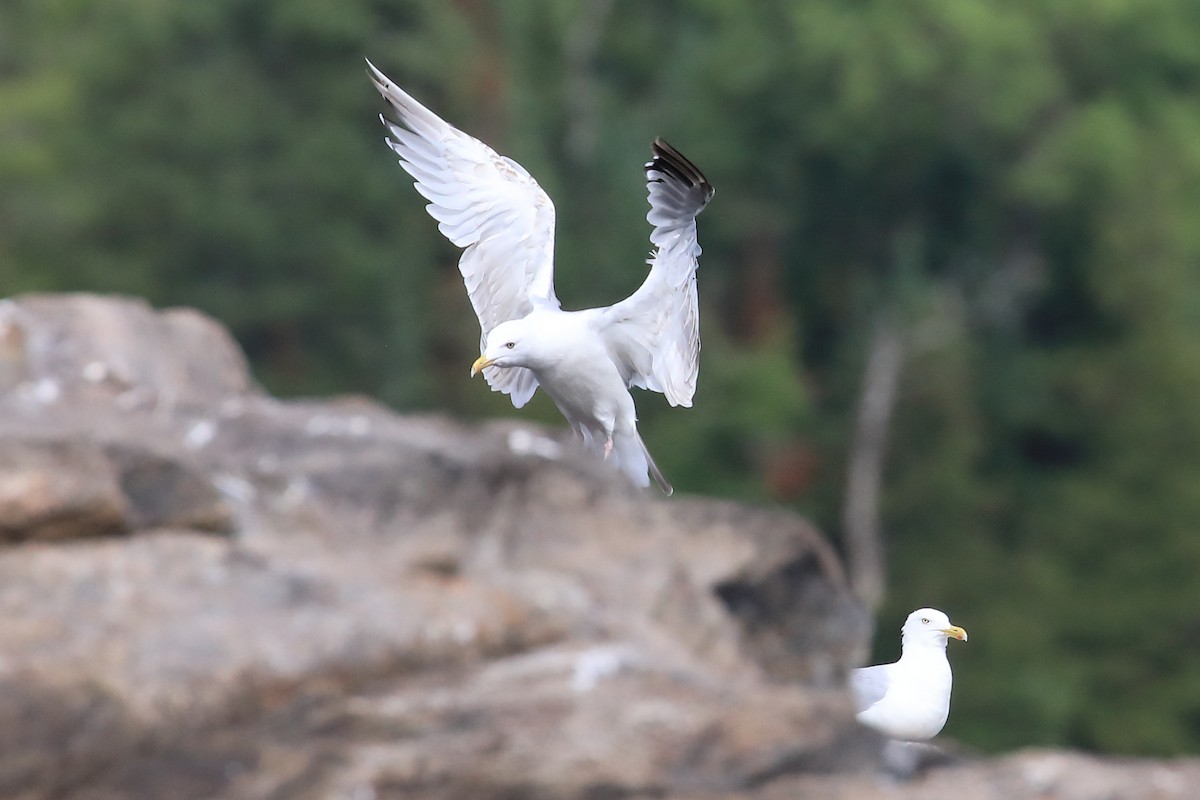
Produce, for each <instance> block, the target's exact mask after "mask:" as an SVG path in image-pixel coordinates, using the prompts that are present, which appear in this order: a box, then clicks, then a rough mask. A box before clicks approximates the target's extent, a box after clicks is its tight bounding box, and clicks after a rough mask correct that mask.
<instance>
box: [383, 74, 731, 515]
mask: <svg viewBox="0 0 1200 800" xmlns="http://www.w3.org/2000/svg"><path fill="white" fill-rule="evenodd" d="M367 66H368V68H369V70H370V75H371V80H372V82H374V84H375V88H376V89H378V90H379V93H380V94H382V95H383V96H384V98H385V99H386V100H387V101H388V103H390V104H391V106H392V109H393V110H394V111H395V112H396V115H397V121H398V123H399V124H397V123H395V122H391V121H389V120H388V119H386V118H383V124H384V125H385V126H386V127H387V130H388V134H389V138H388V140H387V142H388V146H389V147H391V148H392V150H394V151H395V152H396V154H397V155H398V156H400V166H402V167H403V168H404V170H405V171H406V172H408V174H409V175H411V176H412V177H413V178H414V179H415V181H416V183H415V185H416V187H417V191H418V192H420V193H421V195H422V196H424V197H425V198H426V199H427V200H429V205H427V206H426V209H427V210H428V211H429V214H430V216H432V217H433V218H434V219H435V220H437V221H438V230H440V231H441V232H442V234H443V235H444V236H445V237H446V238H447V239H449V240H450V241H451V242H453V243H454V244H455V245H457V246H458V247H461V248H464V249H463V254H462V258H461V259H460V260H459V262H458V268H459V272H461V273H462V276H463V281H464V282H465V283H466V287H467V295H468V296H469V297H470V299H471V306H472V307H473V308H474V309H475V314H476V316H477V317H479V325H480V327H481V329H482V334H481V336H480V349H481V351H482V354H481V355H480V357H479V358H478V359H477V360H476V361H475V363H474V364H473V365H472V366H471V375H472V376H473V375H475V373H476V372H482V373H483V376H484V378H485V379H486V380H487V382H488V385H490V386H491V387H492V390H493V391H499V392H504V393H505V394H507V395H508V396H509V397H510V398H511V399H512V402H513V405H515V406H516V407H517V408H520V407H521V406H523V405H525V404H526V403H527V402H529V398H530V397H532V396H533V393H534V392H535V391H536V390H537V387H538V386H539V385H540V386H541V387H542V388H543V389H545V390H546V394H548V395H549V396H550V398H551V399H552V400H553V401H554V403H555V405H557V406H558V410H559V411H561V412H562V414H563V416H564V417H566V418H567V421H568V422H570V423H571V427H572V428H573V429H574V430H575V432H576V433H577V434H578V435H579V437H580V438H581V439H582V440H583V443H584V445H585V446H587V447H589V448H591V449H593V450H597V451H599V452H602V453H603V454H604V458H605V460H607V461H609V462H610V463H612V464H613V466H615V467H616V468H617V469H619V470H620V471H621V472H623V473H624V474H625V475H626V476H627V477H628V478H629V479H630V480H631V481H632V482H633V483H634V484H636V485H638V486H648V485H649V483H650V479H651V478H653V479H654V482H655V483H657V484H658V486H659V488H661V489H662V490H663V491H664V492H665V493H667V494H670V493H671V491H672V490H671V485H670V484H669V483H667V480H666V479H665V478H664V477H663V475H662V473H661V472H660V471H659V469H658V466H657V465H656V464H655V463H654V460H653V459H652V458H651V457H650V453H649V452H648V451H647V450H646V446H645V444H643V443H642V439H641V436H639V435H638V431H637V414H636V412H635V409H634V404H633V397H632V396H631V395H630V394H629V387H631V386H638V387H640V388H643V389H650V390H651V391H655V392H662V393H663V394H664V395H666V397H667V402H669V403H670V404H671V405H673V406H690V405H691V404H692V395H693V394H694V393H695V391H696V374H697V371H698V367H699V355H700V332H699V326H698V321H699V312H698V309H697V305H696V267H697V263H698V262H697V259H698V257H699V256H700V245H699V244H697V242H696V215H697V214H699V213H700V211H701V210H703V208H704V206H705V205H707V204H708V201H709V200H710V199H711V198H712V196H713V187H712V184H710V183H709V182H708V179H707V178H705V177H704V175H703V174H702V173H701V172H700V170H698V169H697V168H696V166H695V165H694V164H692V163H691V162H690V161H688V160H687V159H686V158H684V157H683V155H682V154H680V152H679V151H678V150H676V149H675V148H674V147H672V146H671V145H669V144H667V143H666V142H664V141H663V140H662V139H656V140H655V141H654V143H653V145H652V152H653V157H652V158H651V160H650V162H649V163H647V164H646V182H647V190H648V193H649V200H650V212H649V213H648V214H647V215H646V220H647V221H648V222H649V223H650V224H651V225H652V226H653V228H654V230H653V231H652V232H651V234H650V241H651V243H652V244H653V245H654V252H653V253H652V254H651V256H650V261H649V264H650V272H649V274H648V275H647V276H646V280H645V281H644V282H643V283H642V285H641V287H640V288H639V289H638V290H637V291H636V292H634V293H633V294H632V295H630V296H629V297H627V298H626V299H624V300H622V301H621V302H619V303H617V304H616V305H612V306H606V307H602V308H589V309H584V310H582V311H563V310H562V308H561V307H560V306H559V302H558V298H557V297H556V296H555V294H554V204H553V203H551V202H550V198H549V197H548V196H547V195H546V193H545V192H544V191H542V188H541V187H540V186H538V183H537V181H535V180H534V179H533V177H532V176H531V175H530V174H529V173H528V172H526V171H525V169H524V168H523V167H522V166H521V165H520V164H518V163H517V162H515V161H513V160H512V159H510V158H506V157H504V156H501V155H499V154H497V153H496V152H495V151H494V150H492V148H490V147H488V146H487V145H486V144H484V143H483V142H481V141H479V140H478V139H475V138H474V137H471V136H468V135H467V134H465V133H463V132H462V131H460V130H458V129H457V128H455V127H453V126H451V125H450V124H449V123H447V122H446V121H444V120H443V119H441V118H440V117H438V116H437V115H436V114H434V113H433V112H432V111H430V110H429V109H427V108H425V107H424V106H423V105H421V104H420V103H418V102H417V101H416V100H414V99H413V98H412V97H410V96H409V95H408V94H407V93H406V92H405V91H404V90H403V89H401V88H400V87H399V86H397V85H396V84H394V83H392V81H390V80H389V79H388V78H387V76H385V75H384V74H383V73H382V72H380V71H379V70H378V69H376V68H375V66H374V65H373V64H371V62H369V61H368V62H367Z"/></svg>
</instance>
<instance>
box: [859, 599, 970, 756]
mask: <svg viewBox="0 0 1200 800" xmlns="http://www.w3.org/2000/svg"><path fill="white" fill-rule="evenodd" d="M900 630H901V653H900V660H899V661H896V662H895V663H892V664H880V665H878V666H875V667H862V668H860V669H856V670H854V672H853V673H852V674H851V676H850V687H851V688H852V689H853V690H854V696H855V700H856V710H857V712H858V713H857V714H856V716H857V718H858V721H859V722H861V723H862V724H863V725H866V726H867V727H868V728H874V729H875V730H877V731H879V732H880V733H882V734H884V735H885V736H889V737H891V738H893V739H902V740H905V741H922V740H925V739H932V738H933V737H934V736H937V734H938V732H939V731H941V730H942V726H943V725H945V724H946V717H947V716H949V714H950V683H951V675H950V662H949V661H947V660H946V642H947V641H948V640H949V638H950V637H953V638H955V639H958V640H960V641H963V642H965V641H966V640H967V632H966V631H964V630H963V629H962V628H960V627H958V626H957V625H951V624H950V618H949V617H947V616H946V615H945V614H943V613H942V612H941V611H938V610H937V609H936V608H919V609H917V610H916V611H914V612H912V613H911V614H909V615H908V619H907V620H905V622H904V627H903V628H901V629H900Z"/></svg>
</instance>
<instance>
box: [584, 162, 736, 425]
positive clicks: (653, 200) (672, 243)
mask: <svg viewBox="0 0 1200 800" xmlns="http://www.w3.org/2000/svg"><path fill="white" fill-rule="evenodd" d="M651 147H652V152H653V154H654V157H653V158H652V159H651V160H650V161H649V163H647V164H646V189H647V195H648V199H649V201H650V211H649V212H648V213H647V214H646V219H647V221H649V223H650V224H651V225H653V226H654V230H653V231H652V232H651V234H650V241H651V243H652V244H654V246H655V250H654V253H653V254H652V255H651V258H650V274H649V275H647V276H646V280H645V281H644V282H643V283H642V285H641V287H639V288H638V290H637V291H636V292H634V293H633V294H632V295H630V296H629V297H628V298H626V299H625V300H622V301H621V302H620V303H617V304H616V305H614V306H611V307H610V308H608V309H606V310H605V315H604V326H603V330H604V335H605V340H606V342H607V343H608V346H609V350H610V352H611V354H612V356H613V361H614V362H616V364H617V366H618V368H619V369H620V370H621V372H622V377H623V378H624V379H625V382H626V383H627V384H628V385H630V386H640V387H641V388H643V389H650V390H652V391H655V392H662V393H663V394H664V395H666V397H667V401H668V402H669V403H670V404H671V405H673V406H676V405H679V406H690V405H691V404H692V395H694V394H695V392H696V374H697V372H698V370H699V364H700V314H699V309H698V307H697V298H696V268H697V266H698V265H699V261H698V259H699V256H700V244H699V243H698V242H697V239H696V215H697V214H699V213H700V212H701V211H703V210H704V207H705V206H706V205H708V201H709V200H711V199H712V196H713V187H712V184H711V183H709V182H708V179H707V178H705V177H704V174H703V173H702V172H700V170H699V169H697V168H696V165H695V164H693V163H692V162H690V161H688V160H687V158H685V157H684V156H683V154H682V153H680V152H679V151H678V150H676V149H675V148H674V147H672V146H671V145H669V144H667V143H666V142H665V141H663V140H662V139H655V140H654V143H653V145H652V146H651Z"/></svg>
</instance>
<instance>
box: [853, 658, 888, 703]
mask: <svg viewBox="0 0 1200 800" xmlns="http://www.w3.org/2000/svg"><path fill="white" fill-rule="evenodd" d="M891 666H892V665H891V664H880V665H878V666H875V667H860V668H858V669H856V670H854V671H853V672H851V673H850V688H851V690H853V692H854V710H855V712H856V713H857V712H860V711H866V710H867V709H868V708H870V707H871V706H873V705H875V704H876V703H878V702H879V701H880V700H882V699H883V696H884V695H885V694H887V690H888V686H889V685H890V684H891V676H890V674H889V673H890V672H891Z"/></svg>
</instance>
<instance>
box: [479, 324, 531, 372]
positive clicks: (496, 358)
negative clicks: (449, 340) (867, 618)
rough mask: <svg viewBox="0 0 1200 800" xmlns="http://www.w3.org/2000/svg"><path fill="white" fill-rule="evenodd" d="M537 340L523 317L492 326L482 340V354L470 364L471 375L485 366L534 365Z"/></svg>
mask: <svg viewBox="0 0 1200 800" xmlns="http://www.w3.org/2000/svg"><path fill="white" fill-rule="evenodd" d="M538 348H539V345H538V342H537V339H536V337H535V336H534V335H533V330H532V327H531V326H530V325H529V324H528V323H527V321H526V320H524V319H510V320H509V321H508V322H501V323H500V324H499V325H497V326H496V327H494V328H492V330H491V332H490V333H488V335H487V339H486V340H485V342H484V346H483V354H482V355H481V356H479V358H477V359H475V363H474V364H472V365H471V377H472V378H473V377H475V373H477V372H482V371H483V370H484V369H485V368H487V367H500V368H502V369H503V368H507V367H531V366H535V362H536V360H537V353H538Z"/></svg>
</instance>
